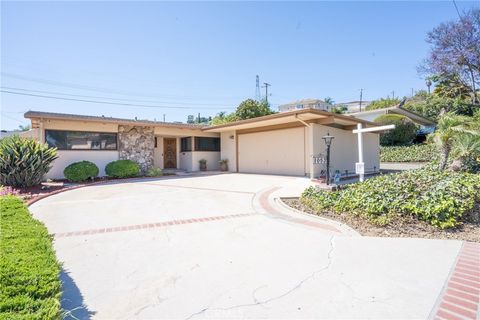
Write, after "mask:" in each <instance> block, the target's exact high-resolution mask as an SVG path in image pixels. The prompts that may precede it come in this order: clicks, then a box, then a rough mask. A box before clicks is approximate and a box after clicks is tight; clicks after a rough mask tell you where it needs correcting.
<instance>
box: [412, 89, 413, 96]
mask: <svg viewBox="0 0 480 320" xmlns="http://www.w3.org/2000/svg"><path fill="white" fill-rule="evenodd" d="M412 98H413V88H412Z"/></svg>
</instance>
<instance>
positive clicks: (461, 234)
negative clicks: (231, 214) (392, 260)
mask: <svg viewBox="0 0 480 320" xmlns="http://www.w3.org/2000/svg"><path fill="white" fill-rule="evenodd" d="M282 201H283V202H284V203H285V204H287V205H288V206H290V207H292V208H295V209H297V210H300V211H303V212H306V213H309V214H314V215H318V216H320V217H323V218H327V219H332V220H336V221H339V222H342V223H345V224H347V225H348V226H350V227H351V228H353V229H354V230H355V231H357V232H358V233H360V234H361V235H362V236H370V237H403V238H427V239H450V240H464V241H472V242H480V208H479V207H477V208H476V210H475V211H474V212H473V213H471V214H469V215H468V216H466V217H464V221H463V223H462V224H461V225H460V226H458V227H456V228H452V229H448V230H441V229H438V228H436V227H434V226H432V225H430V224H429V223H427V222H424V221H420V220H418V219H415V218H414V217H412V216H408V217H405V216H398V217H397V218H395V219H392V221H391V222H390V223H389V224H388V225H386V226H377V225H374V224H372V223H370V222H369V221H368V220H367V219H365V218H363V217H361V216H353V215H351V214H348V213H341V214H338V213H334V212H329V211H326V212H321V213H317V212H314V211H313V210H312V209H310V208H308V207H305V206H304V205H302V203H300V200H299V199H298V198H296V199H292V198H288V199H282Z"/></svg>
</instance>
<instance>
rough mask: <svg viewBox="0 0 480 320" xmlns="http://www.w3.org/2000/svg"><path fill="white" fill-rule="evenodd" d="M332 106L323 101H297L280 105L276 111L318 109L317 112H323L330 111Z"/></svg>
mask: <svg viewBox="0 0 480 320" xmlns="http://www.w3.org/2000/svg"><path fill="white" fill-rule="evenodd" d="M331 107H332V105H330V104H329V103H326V102H325V101H323V100H319V99H303V100H297V101H294V102H290V103H286V104H282V105H280V106H278V111H280V112H286V111H292V110H302V109H318V110H325V111H330V108H331Z"/></svg>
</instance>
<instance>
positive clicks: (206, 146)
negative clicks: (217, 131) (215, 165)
mask: <svg viewBox="0 0 480 320" xmlns="http://www.w3.org/2000/svg"><path fill="white" fill-rule="evenodd" d="M195 151H220V138H207V137H195Z"/></svg>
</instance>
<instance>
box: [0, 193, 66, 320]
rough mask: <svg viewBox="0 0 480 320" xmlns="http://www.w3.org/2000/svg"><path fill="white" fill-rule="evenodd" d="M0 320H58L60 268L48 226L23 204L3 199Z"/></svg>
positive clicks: (1, 205)
mask: <svg viewBox="0 0 480 320" xmlns="http://www.w3.org/2000/svg"><path fill="white" fill-rule="evenodd" d="M0 208H1V210H0V212H1V216H0V218H1V219H0V226H1V234H0V319H59V318H60V316H61V314H60V312H61V311H60V310H61V309H60V294H61V284H60V280H59V273H60V265H59V263H58V261H57V259H56V257H55V252H54V250H53V247H52V239H51V237H50V235H49V234H48V232H47V229H46V228H45V226H44V225H43V224H42V223H41V222H39V221H37V220H35V219H33V218H32V216H31V215H30V213H29V211H28V209H27V207H26V206H25V204H24V203H23V201H22V200H20V199H19V198H16V197H13V196H3V197H0Z"/></svg>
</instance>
